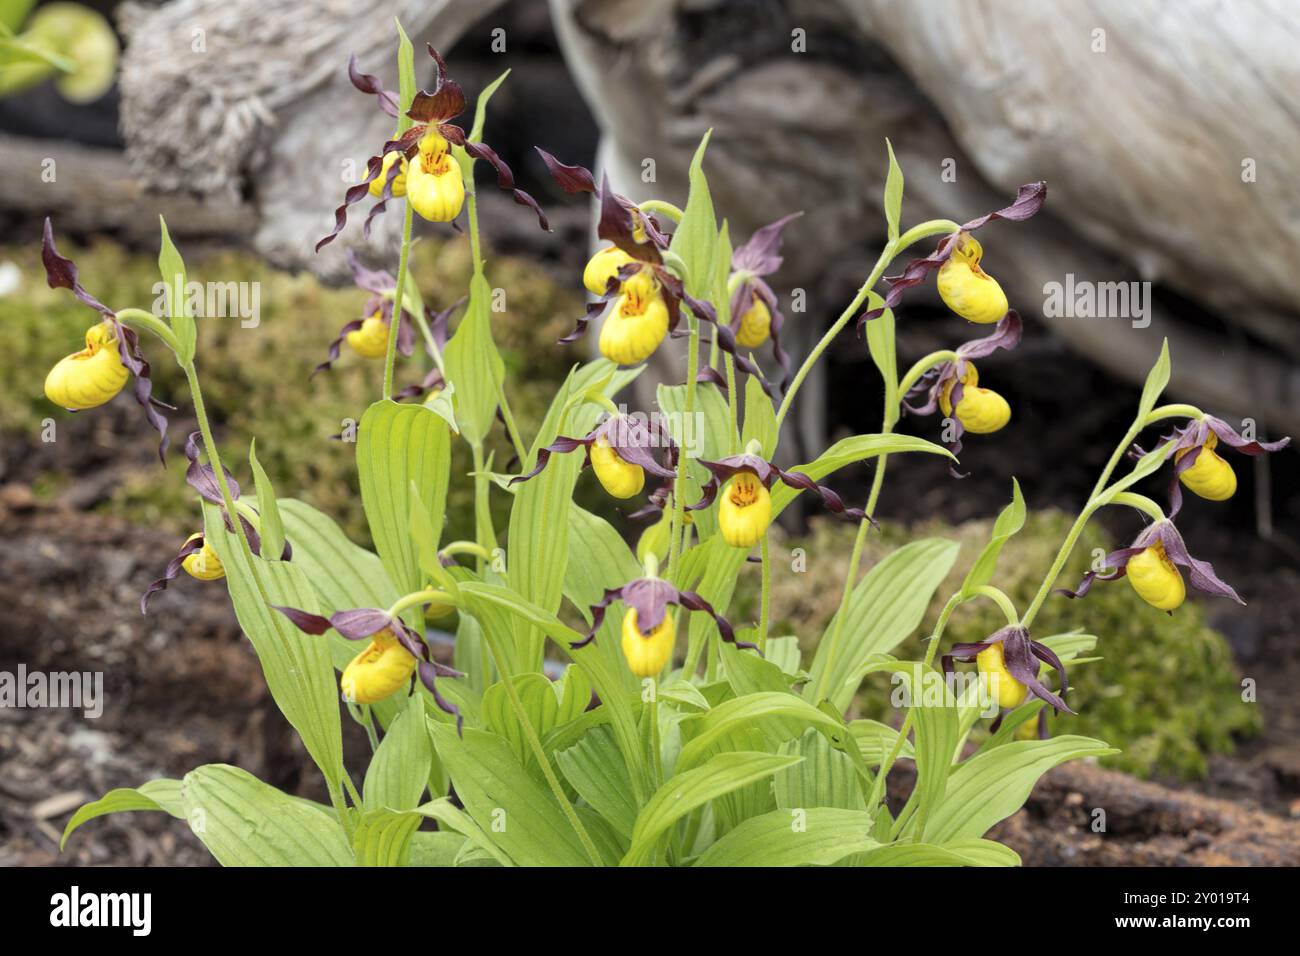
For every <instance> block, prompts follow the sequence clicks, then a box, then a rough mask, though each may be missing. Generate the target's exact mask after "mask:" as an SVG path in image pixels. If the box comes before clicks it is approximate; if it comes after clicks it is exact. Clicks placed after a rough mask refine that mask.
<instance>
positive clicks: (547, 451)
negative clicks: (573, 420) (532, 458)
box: [509, 435, 591, 485]
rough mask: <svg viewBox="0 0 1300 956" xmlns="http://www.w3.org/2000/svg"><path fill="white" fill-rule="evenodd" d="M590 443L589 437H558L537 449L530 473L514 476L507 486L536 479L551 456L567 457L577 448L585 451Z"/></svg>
mask: <svg viewBox="0 0 1300 956" xmlns="http://www.w3.org/2000/svg"><path fill="white" fill-rule="evenodd" d="M590 443H591V442H590V437H587V438H566V437H565V436H564V435H560V436H559V437H558V438H556V439H555V441H553V442H551V443H550V444H549V445H547V446H546V447H544V448H540V449H538V451H537V464H535V465H534V466H533V470H532V471H530V472H528V474H526V475H515V476H514V477H513V478H511V479H510V481H509V484H512V485H514V484H518V483H519V482H521V481H528V480H529V479H532V478H536V477H537V476H538V475H540V474H541V473H542V469H543V468H545V467H546V465H547V463H548V462H549V461H550V460H551V455H555V454H560V455H567V454H568V453H569V452H571V451H577V450H578V449H579V448H584V449H585V448H586V447H587V446H588V445H589V444H590Z"/></svg>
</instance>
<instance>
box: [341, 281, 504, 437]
mask: <svg viewBox="0 0 1300 956" xmlns="http://www.w3.org/2000/svg"><path fill="white" fill-rule="evenodd" d="M491 302H492V288H491V287H490V286H489V285H488V281H487V279H486V278H484V277H483V276H482V275H475V276H474V277H473V278H472V279H470V283H469V303H468V304H467V305H466V307H465V315H464V317H463V318H462V319H461V320H460V324H459V325H458V326H456V334H455V335H453V336H452V337H451V340H450V341H448V342H447V348H446V350H445V351H444V352H443V359H444V362H445V364H446V366H447V379H448V381H450V382H451V383H452V384H453V385H455V386H456V391H455V399H454V401H455V407H456V421H457V422H459V424H460V433H461V435H462V436H463V437H464V438H465V439H466V440H467V441H468V442H469V443H470V444H471V445H481V444H482V443H483V439H484V438H486V437H487V434H488V432H489V431H491V429H492V422H493V420H494V418H495V416H496V411H497V405H498V403H499V400H500V394H501V383H502V382H503V381H504V380H505V374H506V367H505V362H504V361H502V359H501V353H500V352H499V351H498V350H497V345H496V342H495V341H494V340H493V338H492V317H491ZM362 427H363V428H364V424H363V426H362ZM362 434H363V435H364V432H363V433H362Z"/></svg>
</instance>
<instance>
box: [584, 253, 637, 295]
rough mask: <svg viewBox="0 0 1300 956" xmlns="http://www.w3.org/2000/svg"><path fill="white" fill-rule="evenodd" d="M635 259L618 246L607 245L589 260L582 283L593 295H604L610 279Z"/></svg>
mask: <svg viewBox="0 0 1300 956" xmlns="http://www.w3.org/2000/svg"><path fill="white" fill-rule="evenodd" d="M634 261H635V260H634V259H633V258H632V257H631V256H629V255H628V254H627V253H626V252H624V251H623V250H622V249H620V248H619V247H618V246H606V247H605V248H604V249H601V250H600V251H599V252H597V253H596V254H595V255H594V256H592V257H591V258H590V259H589V260H587V267H586V268H585V269H583V270H582V284H583V285H584V286H586V287H587V291H588V292H590V293H591V294H592V295H604V294H605V287H606V286H608V285H609V280H610V279H612V278H614V277H615V276H616V275H618V270H619V269H621V268H623V267H624V266H625V265H627V264H628V263H629V262H634Z"/></svg>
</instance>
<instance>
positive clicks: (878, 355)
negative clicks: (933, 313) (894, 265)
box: [866, 292, 900, 428]
mask: <svg viewBox="0 0 1300 956" xmlns="http://www.w3.org/2000/svg"><path fill="white" fill-rule="evenodd" d="M884 305H885V300H884V299H882V298H881V297H880V296H879V295H877V294H876V293H875V292H868V293H867V310H868V311H870V310H872V309H880V308H884ZM866 337H867V348H868V350H869V351H870V352H871V360H872V361H873V362H875V363H876V368H878V369H879V370H880V377H881V379H882V380H883V381H884V384H885V406H884V413H885V417H884V420H885V424H886V425H887V426H888V427H891V428H892V427H893V426H894V424H895V423H896V422H897V421H898V415H899V398H900V396H899V394H898V349H897V348H896V347H895V344H894V310H893V309H885V311H884V312H882V313H881V314H880V315H879V316H877V317H876V318H874V319H872V320H871V321H870V322H868V323H867V327H866Z"/></svg>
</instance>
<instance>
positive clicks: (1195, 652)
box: [736, 512, 1262, 778]
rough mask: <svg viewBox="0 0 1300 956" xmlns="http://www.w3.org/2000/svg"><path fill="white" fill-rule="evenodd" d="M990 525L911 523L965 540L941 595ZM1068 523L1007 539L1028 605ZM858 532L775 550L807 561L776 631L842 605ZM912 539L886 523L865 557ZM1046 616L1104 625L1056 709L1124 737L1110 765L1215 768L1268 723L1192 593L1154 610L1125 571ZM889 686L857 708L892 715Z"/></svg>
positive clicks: (1039, 518) (957, 621) (1086, 552)
mask: <svg viewBox="0 0 1300 956" xmlns="http://www.w3.org/2000/svg"><path fill="white" fill-rule="evenodd" d="M990 524H991V523H990V522H987V521H973V522H966V523H964V524H961V525H959V526H956V527H952V526H946V525H943V524H942V523H939V522H932V523H927V524H926V525H925V526H923V527H920V528H913V529H912V531H911V534H912V535H925V536H929V535H936V536H941V537H945V538H950V539H957V540H960V541H961V542H962V550H961V553H960V555H959V557H958V559H957V562H956V564H955V565H954V566H953V569H952V571H951V572H950V574H949V578H948V580H947V581H945V582H944V585H943V586H942V587H940V588H939V591H938V595H943V594H945V593H947V591H949V590H950V589H951V587H952V586H955V585H957V584H959V583H960V581H961V579H962V577H963V576H964V575H965V574H966V572H967V570H969V568H970V564H971V562H972V561H973V560H974V558H975V556H976V555H977V554H978V553H979V549H980V547H981V546H982V545H983V542H984V541H985V540H987V538H988V535H989V528H990ZM1069 524H1070V518H1069V516H1067V515H1063V514H1061V513H1060V512H1042V513H1037V514H1033V515H1031V516H1030V518H1029V520H1028V521H1027V522H1026V525H1025V528H1024V530H1023V531H1021V532H1020V534H1019V535H1017V536H1016V537H1014V538H1012V539H1011V540H1010V541H1009V542H1008V543H1007V545H1006V548H1005V551H1004V552H1003V557H1002V560H1001V562H1000V563H999V568H1000V574H999V580H1000V581H1001V582H1002V586H1003V589H1004V590H1005V591H1006V592H1007V594H1008V595H1009V596H1010V597H1011V599H1012V600H1013V601H1015V602H1016V603H1017V604H1018V605H1022V604H1024V603H1026V602H1028V601H1029V600H1030V599H1031V598H1032V597H1033V594H1034V591H1035V589H1036V588H1037V586H1038V583H1039V582H1040V581H1041V580H1042V578H1043V575H1044V574H1045V573H1046V571H1047V568H1048V567H1049V565H1050V564H1051V561H1052V557H1053V555H1054V554H1055V552H1056V548H1057V545H1058V543H1059V541H1060V539H1061V537H1062V535H1063V534H1064V533H1065V530H1066V528H1068V526H1069ZM851 538H852V529H846V528H844V527H843V526H840V525H837V524H836V523H834V522H830V521H825V520H821V519H818V520H816V521H814V523H813V525H812V527H811V528H810V529H809V531H808V533H807V534H805V535H800V536H797V537H792V538H788V539H786V540H785V542H784V543H783V544H782V545H781V546H779V547H778V548H777V549H776V552H775V557H774V560H775V561H778V562H780V561H786V562H790V561H793V560H795V559H796V558H798V557H799V552H797V551H796V549H802V556H803V560H804V561H805V562H806V565H805V566H806V571H805V573H803V574H792V575H783V576H780V577H778V578H777V579H775V580H774V589H773V604H774V605H775V606H777V607H779V608H781V609H782V611H783V612H784V614H783V617H784V620H782V619H778V620H776V621H774V622H773V632H774V633H778V634H783V633H795V632H796V631H797V632H798V633H800V634H804V635H816V634H820V633H822V631H823V630H824V629H825V625H826V623H827V622H828V621H829V620H830V618H831V616H832V615H833V614H834V613H835V609H836V608H837V607H838V605H839V600H840V593H841V588H842V579H843V576H844V572H845V568H846V567H847V562H848V557H847V556H848V551H849V548H848V544H849V539H851ZM908 539H909V532H908V530H907V529H906V528H904V527H902V526H900V525H896V524H890V523H886V524H885V525H884V526H883V528H882V533H881V534H880V535H879V536H875V535H873V536H872V537H871V539H869V542H868V544H867V547H866V550H865V552H864V558H863V562H862V564H863V567H864V568H870V567H871V566H872V565H874V564H875V562H876V561H878V560H879V559H881V558H883V557H884V556H885V555H887V554H889V553H890V552H891V551H892V550H894V549H895V548H896V547H898V545H899V543H900V542H903V541H906V540H908ZM1111 546H1112V542H1111V541H1110V540H1109V538H1108V536H1107V535H1106V533H1105V532H1104V531H1103V530H1102V529H1100V528H1098V527H1096V526H1095V525H1090V526H1089V527H1088V529H1087V530H1086V531H1085V533H1084V535H1083V537H1082V538H1081V539H1080V542H1079V547H1078V548H1076V549H1075V552H1074V554H1073V556H1072V558H1071V560H1070V562H1069V564H1068V565H1067V566H1066V572H1065V574H1064V575H1063V576H1062V580H1065V581H1070V580H1078V579H1079V577H1081V576H1082V574H1083V572H1085V571H1086V570H1087V569H1088V563H1089V561H1091V559H1092V555H1093V553H1094V552H1095V550H1096V549H1098V548H1100V549H1102V550H1103V552H1107V551H1109V550H1111ZM787 566H788V565H787ZM758 598H759V581H758V575H757V574H756V573H751V574H748V575H746V576H745V578H744V579H743V580H742V582H741V585H740V587H739V588H738V591H737V595H736V605H737V607H738V608H739V609H740V610H741V614H740V615H738V616H739V619H740V620H742V621H743V620H746V619H747V616H752V617H757V614H758ZM942 603H943V602H942V601H941V600H940V599H939V597H936V598H935V599H934V601H933V602H932V604H931V607H930V609H929V611H928V612H927V614H926V620H925V623H924V624H923V625H922V627H921V628H920V629H919V630H918V632H917V634H916V635H914V636H913V637H912V638H910V639H909V640H908V641H907V642H905V643H904V644H903V645H901V646H900V648H899V649H898V651H897V652H896V653H897V654H898V656H900V657H902V658H910V657H915V656H919V655H921V654H923V653H924V649H923V646H922V644H923V635H925V634H928V633H929V632H930V629H931V628H932V626H933V623H934V619H935V618H936V617H937V615H938V613H939V609H940V607H941V605H942ZM1038 621H1039V623H1038V629H1039V630H1040V631H1041V632H1042V633H1044V634H1057V633H1062V632H1065V631H1069V630H1072V629H1076V628H1079V629H1085V630H1086V631H1087V632H1088V633H1090V634H1095V635H1096V636H1097V639H1098V641H1097V656H1098V657H1100V658H1101V659H1100V660H1098V661H1095V662H1093V663H1090V664H1086V665H1083V666H1079V667H1076V668H1073V669H1072V670H1071V673H1070V678H1071V679H1070V701H1071V703H1072V704H1073V705H1074V706H1075V709H1076V710H1078V711H1079V713H1078V714H1077V715H1076V716H1071V715H1067V714H1061V715H1059V716H1056V717H1052V718H1051V729H1052V732H1053V733H1054V734H1062V733H1071V734H1084V735H1086V736H1090V737H1098V738H1101V739H1108V740H1122V741H1124V746H1123V749H1122V751H1121V752H1120V753H1118V754H1114V755H1111V756H1108V757H1103V758H1101V762H1102V764H1103V765H1105V766H1108V767H1113V768H1116V769H1120V770H1124V771H1126V772H1129V773H1133V774H1136V775H1138V776H1142V777H1152V776H1173V777H1180V778H1192V777H1201V776H1204V775H1205V773H1206V772H1207V770H1208V758H1209V756H1211V755H1213V754H1221V753H1230V752H1231V751H1232V750H1233V747H1234V740H1235V739H1239V738H1243V737H1250V736H1253V735H1255V734H1257V733H1259V731H1260V729H1261V726H1262V717H1261V715H1260V711H1259V707H1258V705H1257V704H1254V703H1247V702H1245V701H1243V700H1242V698H1241V686H1240V675H1239V674H1238V672H1237V670H1236V666H1235V664H1234V662H1233V660H1232V654H1231V652H1230V650H1229V648H1228V645H1227V642H1226V641H1225V639H1224V637H1223V635H1222V634H1220V633H1219V632H1218V631H1216V630H1214V628H1212V627H1210V626H1209V624H1208V623H1207V622H1206V618H1205V612H1204V610H1203V608H1202V606H1201V605H1200V604H1199V603H1198V602H1195V601H1189V602H1188V603H1187V604H1185V605H1184V606H1183V607H1181V608H1179V609H1178V611H1177V612H1176V613H1175V614H1173V615H1172V616H1170V615H1163V614H1152V613H1150V608H1149V607H1148V606H1147V605H1146V604H1145V603H1144V602H1143V601H1142V599H1141V598H1140V597H1138V595H1137V594H1136V593H1135V592H1134V591H1133V589H1132V588H1131V587H1129V586H1128V584H1127V582H1118V583H1116V584H1114V585H1111V586H1108V587H1099V588H1097V589H1095V590H1094V591H1093V592H1092V594H1090V595H1089V598H1088V601H1087V603H1086V604H1084V603H1080V602H1072V601H1068V600H1066V599H1064V598H1061V597H1059V596H1057V597H1053V598H1051V599H1049V600H1048V602H1047V603H1046V604H1045V605H1044V607H1043V610H1042V612H1041V613H1040V615H1039V618H1038ZM1001 624H1002V621H1001V619H1000V617H999V616H998V612H997V609H996V608H992V607H989V606H986V605H981V604H971V605H966V606H963V607H961V608H959V609H958V610H957V612H956V613H955V614H954V615H953V618H952V620H951V622H950V623H949V624H948V628H947V632H946V637H945V640H946V641H955V642H961V641H977V640H979V639H981V638H982V637H983V636H984V635H986V634H989V633H990V632H992V631H993V630H996V629H997V628H998V627H999V626H1001ZM814 649H815V645H813V644H810V645H809V646H805V647H804V648H803V650H804V652H805V654H807V653H809V652H810V651H812V650H814ZM876 683H877V684H879V683H880V679H877V680H876ZM879 690H880V687H878V686H873V684H872V683H868V684H867V685H866V690H865V691H864V692H863V693H862V694H860V695H859V697H858V707H859V708H860V709H861V711H862V715H863V716H866V717H872V718H875V719H880V720H890V719H893V715H892V714H890V713H889V712H888V706H887V701H886V697H887V695H882V694H881V693H879Z"/></svg>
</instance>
